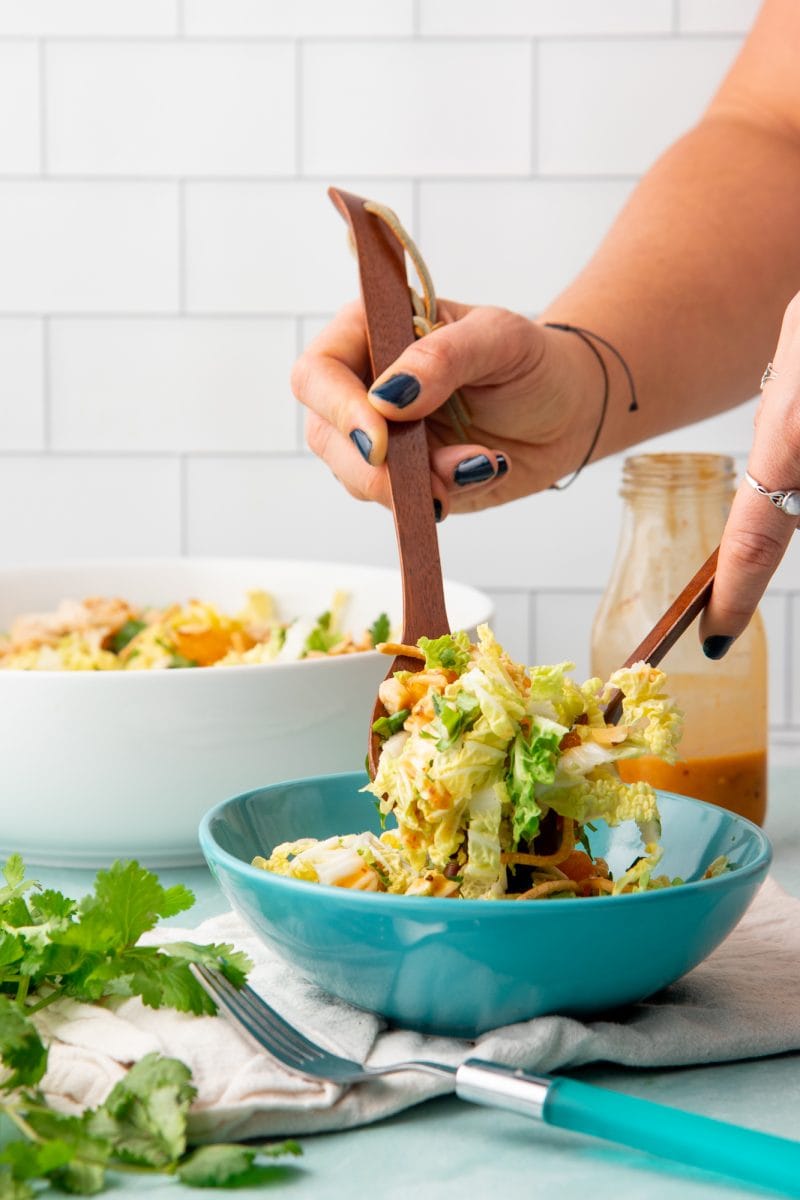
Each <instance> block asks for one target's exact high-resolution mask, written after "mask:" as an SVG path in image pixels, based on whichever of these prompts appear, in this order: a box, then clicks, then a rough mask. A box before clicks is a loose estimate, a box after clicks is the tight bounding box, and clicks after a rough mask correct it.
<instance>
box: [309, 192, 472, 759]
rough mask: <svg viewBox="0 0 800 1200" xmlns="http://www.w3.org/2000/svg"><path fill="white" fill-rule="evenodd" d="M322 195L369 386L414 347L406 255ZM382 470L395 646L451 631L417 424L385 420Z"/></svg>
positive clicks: (350, 201)
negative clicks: (353, 297)
mask: <svg viewBox="0 0 800 1200" xmlns="http://www.w3.org/2000/svg"><path fill="white" fill-rule="evenodd" d="M328 195H329V196H330V198H331V200H332V201H333V203H334V204H335V205H336V207H337V208H338V209H339V211H340V212H341V214H342V216H343V217H344V218H345V220H346V221H347V223H348V224H349V226H350V230H351V232H352V235H353V242H354V244H355V249H356V257H357V259H358V273H359V278H360V281H361V296H362V299H363V301H364V312H365V314H366V323H367V340H368V343H369V355H370V362H371V364H372V380H375V379H377V378H378V376H379V375H381V374H382V373H383V372H384V371H385V370H386V368H387V367H388V366H390V365H391V364H392V363H393V362H394V360H395V359H396V358H398V357H399V355H400V354H401V353H402V352H403V350H405V349H406V347H407V346H410V345H411V343H412V342H413V341H414V340H415V335H414V324H413V310H412V306H411V298H410V296H409V291H408V279H407V277H406V266H405V251H404V250H403V247H402V245H401V244H400V242H399V241H398V240H397V238H396V237H395V235H394V234H393V233H392V232H391V230H390V229H389V228H388V226H387V225H386V224H385V223H384V222H383V221H382V220H381V219H380V218H379V217H377V216H375V215H374V214H373V213H370V212H368V211H367V210H366V209H365V207H364V205H365V203H367V202H366V201H365V200H364V198H363V197H361V196H354V195H353V194H352V193H350V192H344V191H341V190H340V189H339V188H329V189H328ZM386 467H387V470H388V473H389V488H390V494H391V499H392V511H393V513H394V527H395V532H396V534H397V548H398V551H399V555H400V574H401V577H402V584H403V632H402V636H401V639H400V640H401V642H402V643H403V644H404V645H408V646H411V645H413V644H414V643H415V642H416V641H417V640H418V639H419V638H421V637H430V638H437V637H441V636H442V634H444V633H449V632H450V626H449V623H448V620H447V610H446V608H445V602H444V585H443V582H442V564H441V560H440V558H439V541H438V538H437V534H436V520H435V517H434V512H433V493H432V491H431V478H430V456H429V451H428V441H427V437H426V434H425V425H424V422H423V421H390V422H389V442H388V448H387V451H386ZM422 665H423V664H422V662H421V661H420V660H419V659H417V658H410V657H408V656H407V655H400V656H398V657H397V658H394V659H393V660H392V663H391V665H390V667H389V670H388V672H387V674H386V678H387V679H388V678H389V677H390V676H391V675H393V674H394V672H395V671H418V670H419V669H420V667H421V666H422ZM385 715H386V712H385V709H384V707H383V704H382V703H381V701H380V699H377V700H376V702H375V708H374V710H373V713H372V717H371V718H370V728H369V750H368V753H367V764H368V770H369V774H370V776H371V777H372V778H373V779H374V777H375V773H376V771H377V768H378V757H379V755H380V745H381V739H380V738H379V737H378V735H377V734H375V733H373V730H372V725H373V723H374V722H375V721H376V720H377V719H378V718H379V717H382V716H385Z"/></svg>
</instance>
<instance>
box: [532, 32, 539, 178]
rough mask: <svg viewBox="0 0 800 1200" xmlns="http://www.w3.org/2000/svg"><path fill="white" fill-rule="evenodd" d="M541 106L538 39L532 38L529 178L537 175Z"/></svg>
mask: <svg viewBox="0 0 800 1200" xmlns="http://www.w3.org/2000/svg"><path fill="white" fill-rule="evenodd" d="M541 106H542V88H541V82H540V64H539V41H538V38H533V40H532V41H531V102H530V110H529V111H530V117H531V129H530V154H531V178H532V179H537V178H538V177H539V134H540V130H541V127H542V121H541Z"/></svg>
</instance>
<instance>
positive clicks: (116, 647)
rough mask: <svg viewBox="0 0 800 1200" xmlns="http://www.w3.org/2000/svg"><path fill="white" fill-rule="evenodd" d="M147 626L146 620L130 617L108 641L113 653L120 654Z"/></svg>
mask: <svg viewBox="0 0 800 1200" xmlns="http://www.w3.org/2000/svg"><path fill="white" fill-rule="evenodd" d="M146 628H147V622H146V621H136V620H134V618H133V617H130V618H129V619H128V620H127V621H126V622H125V624H124V625H121V626H120V628H119V629H118V630H117V632H116V633H115V634H114V636H113V637H112V638H111V641H110V642H109V643H108V648H109V650H110V651H111V653H112V654H119V653H120V651H121V650H124V649H125V647H126V646H127V645H128V643H129V642H132V641H133V639H134V638H135V637H136V635H137V634H138V633H141V632H142V630H143V629H146Z"/></svg>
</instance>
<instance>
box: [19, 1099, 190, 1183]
mask: <svg viewBox="0 0 800 1200" xmlns="http://www.w3.org/2000/svg"><path fill="white" fill-rule="evenodd" d="M30 1107H31V1108H32V1109H33V1111H34V1112H45V1113H46V1112H49V1111H50V1110H49V1109H48V1108H47V1107H46V1106H45V1105H41V1104H32V1105H30ZM0 1113H3V1114H4V1115H5V1116H7V1117H8V1119H9V1121H11V1123H12V1124H13V1125H16V1127H17V1129H18V1130H19V1131H20V1133H21V1134H22V1135H23V1136H24V1137H26V1138H27V1139H28V1141H30V1142H36V1143H37V1145H40V1146H43V1145H44V1144H45V1141H46V1139H45V1138H43V1137H41V1136H40V1134H38V1133H37V1132H36V1130H35V1129H34V1128H33V1126H32V1125H29V1124H28V1122H27V1121H26V1120H25V1118H24V1117H23V1115H22V1113H21V1112H20V1110H19V1108H17V1106H16V1105H14V1104H7V1103H0ZM73 1162H76V1163H87V1164H88V1165H89V1166H90V1167H105V1168H107V1169H108V1170H111V1171H124V1172H126V1173H127V1174H129V1175H158V1174H165V1175H174V1174H175V1171H176V1169H177V1166H178V1163H177V1162H175V1163H168V1164H166V1166H163V1167H148V1166H137V1165H136V1164H135V1163H126V1162H120V1161H119V1160H118V1159H116V1158H114V1157H113V1155H112V1157H111V1158H110V1159H105V1158H93V1157H92V1156H91V1154H76V1155H75V1158H74V1159H73Z"/></svg>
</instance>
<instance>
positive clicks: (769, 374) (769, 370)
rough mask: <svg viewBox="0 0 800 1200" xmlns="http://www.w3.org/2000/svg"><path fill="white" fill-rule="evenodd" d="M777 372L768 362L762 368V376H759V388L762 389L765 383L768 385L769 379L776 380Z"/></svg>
mask: <svg viewBox="0 0 800 1200" xmlns="http://www.w3.org/2000/svg"><path fill="white" fill-rule="evenodd" d="M777 378H778V372H777V371H776V370H775V368H774V366H773V365H772V363H771V362H768V363H767V365H766V367H765V368H764V374H763V375H762V376H761V387H762V389H763V387H764V384H765V383H769V381H770V379H777Z"/></svg>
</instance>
